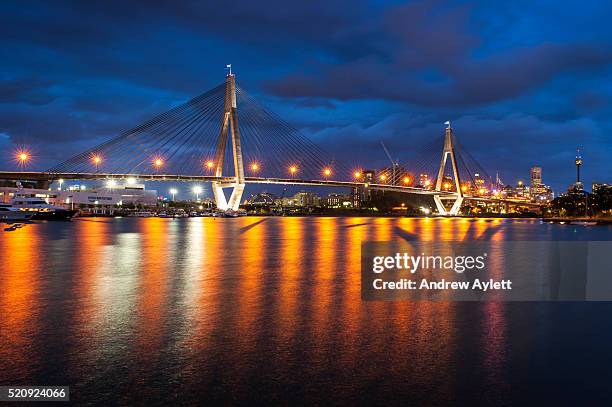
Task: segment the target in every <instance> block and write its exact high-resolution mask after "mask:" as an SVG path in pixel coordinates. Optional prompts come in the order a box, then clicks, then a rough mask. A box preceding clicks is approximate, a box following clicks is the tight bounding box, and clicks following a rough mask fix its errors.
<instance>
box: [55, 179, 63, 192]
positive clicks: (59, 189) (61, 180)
mask: <svg viewBox="0 0 612 407" xmlns="http://www.w3.org/2000/svg"><path fill="white" fill-rule="evenodd" d="M57 182H59V188H57V190H58V191H61V190H62V184H63V183H64V179H63V178H60V179H59V180H57Z"/></svg>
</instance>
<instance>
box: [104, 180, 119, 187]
mask: <svg viewBox="0 0 612 407" xmlns="http://www.w3.org/2000/svg"><path fill="white" fill-rule="evenodd" d="M115 186H117V181H115V180H114V179H109V180H108V181H106V187H107V188H108V189H113V188H115Z"/></svg>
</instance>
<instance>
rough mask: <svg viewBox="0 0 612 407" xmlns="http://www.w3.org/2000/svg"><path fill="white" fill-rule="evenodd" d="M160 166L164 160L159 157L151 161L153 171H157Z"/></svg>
mask: <svg viewBox="0 0 612 407" xmlns="http://www.w3.org/2000/svg"><path fill="white" fill-rule="evenodd" d="M162 165H164V160H162V159H161V158H159V157H157V158H154V159H153V166H154V167H155V169H157V170H159V169H160V168H161V166H162Z"/></svg>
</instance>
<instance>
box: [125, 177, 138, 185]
mask: <svg viewBox="0 0 612 407" xmlns="http://www.w3.org/2000/svg"><path fill="white" fill-rule="evenodd" d="M126 183H127V184H128V185H134V184H135V183H136V178H134V177H129V178H128V179H127V180H126Z"/></svg>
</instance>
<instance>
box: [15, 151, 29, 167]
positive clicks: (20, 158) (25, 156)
mask: <svg viewBox="0 0 612 407" xmlns="http://www.w3.org/2000/svg"><path fill="white" fill-rule="evenodd" d="M15 160H16V161H17V163H18V164H19V165H20V166H22V167H23V166H24V165H26V164H27V163H28V161H30V152H29V151H28V150H26V149H23V148H22V149H19V150H17V152H16V153H15Z"/></svg>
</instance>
